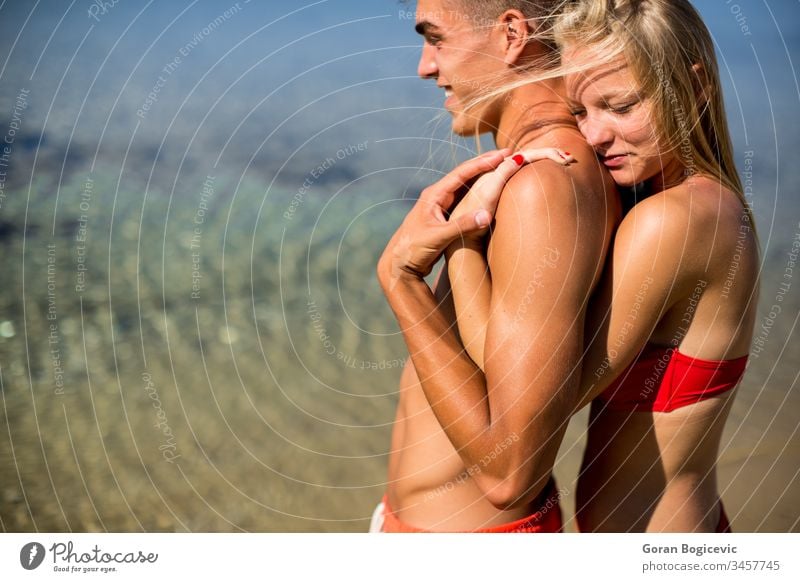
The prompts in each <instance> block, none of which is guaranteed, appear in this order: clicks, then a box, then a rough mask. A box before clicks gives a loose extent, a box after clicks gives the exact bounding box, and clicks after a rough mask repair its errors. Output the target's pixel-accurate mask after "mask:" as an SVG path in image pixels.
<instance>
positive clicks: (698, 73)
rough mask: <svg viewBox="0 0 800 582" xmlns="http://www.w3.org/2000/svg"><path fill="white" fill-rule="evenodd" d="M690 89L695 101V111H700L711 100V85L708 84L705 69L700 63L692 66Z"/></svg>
mask: <svg viewBox="0 0 800 582" xmlns="http://www.w3.org/2000/svg"><path fill="white" fill-rule="evenodd" d="M692 87H693V88H694V96H695V99H697V109H698V110H702V109H703V108H704V107H705V106H706V104H708V100H709V99H710V98H711V84H710V83H709V82H708V75H707V74H706V68H705V67H704V66H703V65H702V64H701V63H695V64H693V65H692Z"/></svg>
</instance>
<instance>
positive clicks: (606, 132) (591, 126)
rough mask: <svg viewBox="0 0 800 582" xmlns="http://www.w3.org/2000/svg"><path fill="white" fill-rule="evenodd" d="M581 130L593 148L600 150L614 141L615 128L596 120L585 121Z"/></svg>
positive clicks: (588, 119)
mask: <svg viewBox="0 0 800 582" xmlns="http://www.w3.org/2000/svg"><path fill="white" fill-rule="evenodd" d="M580 130H581V133H582V134H583V136H584V137H585V138H586V142H587V143H588V144H589V145H590V146H592V147H593V148H599V147H601V146H603V145H608V144H610V143H611V142H612V141H614V131H613V128H612V127H611V126H610V125H609V124H608V123H604V122H602V121H599V120H596V119H591V118H587V119H585V120H584V122H583V123H581V125H580Z"/></svg>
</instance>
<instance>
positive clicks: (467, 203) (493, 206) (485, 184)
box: [450, 148, 574, 238]
mask: <svg viewBox="0 0 800 582" xmlns="http://www.w3.org/2000/svg"><path fill="white" fill-rule="evenodd" d="M510 159H512V160H514V161H516V162H517V164H518V165H519V166H522V165H523V164H525V163H531V162H535V161H538V160H553V161H554V162H556V163H559V164H562V165H567V164H569V163H570V162H572V161H574V158H573V157H572V156H571V155H570V153H569V152H565V151H563V150H560V149H557V148H537V149H530V150H523V151H521V152H519V153H518V154H516V155H514V156H512V157H511V158H510ZM506 181H507V180H504V181H502V183H500V181H499V180H498V179H497V176H495V172H490V173H487V174H484V175H483V176H481V177H480V178H478V180H477V181H476V182H475V184H474V185H473V186H472V188H470V190H469V192H468V193H467V195H466V196H464V198H463V199H462V200H461V202H459V203H458V205H457V206H456V207H455V208H454V209H453V211H452V213H451V214H450V220H453V219H457V218H460V217H461V216H464V215H469V214H475V213H476V212H478V211H480V210H485V211H487V212H488V213H489V214H490V215H491V216H492V217H494V214H495V211H496V210H497V203H498V202H499V201H500V193H501V192H502V191H503V186H505V183H506ZM498 185H499V188H498ZM484 234H486V230H485V229H483V228H481V229H477V230H472V231H468V232H465V233H464V236H465V237H467V236H469V237H470V238H472V237H475V236H477V237H482V236H483V235H484Z"/></svg>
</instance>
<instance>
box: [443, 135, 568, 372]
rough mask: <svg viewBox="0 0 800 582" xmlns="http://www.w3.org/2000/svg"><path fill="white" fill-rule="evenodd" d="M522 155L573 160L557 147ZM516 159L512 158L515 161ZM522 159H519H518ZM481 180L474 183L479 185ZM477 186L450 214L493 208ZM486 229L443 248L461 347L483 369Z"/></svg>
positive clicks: (486, 312) (489, 281) (565, 161)
mask: <svg viewBox="0 0 800 582" xmlns="http://www.w3.org/2000/svg"><path fill="white" fill-rule="evenodd" d="M517 155H519V156H522V157H521V158H517V160H518V163H519V165H522V163H525V162H528V163H531V162H535V161H537V160H544V159H550V160H553V161H554V162H557V163H559V164H568V163H569V162H571V161H573V159H574V158H573V157H572V156H571V155H570V154H569V152H565V151H562V150H559V149H556V148H540V149H532V150H525V151H522V152H521V153H520V154H517ZM517 160H515V161H517ZM520 162H521V163H520ZM479 182H480V180H479V181H478V183H476V186H478V185H479ZM481 193H482V190H481V189H480V188H473V189H472V190H470V192H469V193H468V194H467V195H466V196H465V197H464V199H463V200H462V201H461V202H459V204H458V206H456V208H455V209H454V210H453V212H452V214H451V216H452V217H458V216H461V215H462V214H466V213H470V212H475V211H477V210H479V209H481V208H485V209H486V210H488V211H489V212H490V213H491V214H492V215H494V212H495V209H496V206H497V204H496V201H495V203H494V206H492V207H487V206H489V205H491V202H490V201H487V200H486V197H485V196H483V195H482V194H481ZM486 239H487V237H486V232H485V231H483V230H482V231H478V232H474V233H469V234H465V235H464V236H463V237H461V238H460V239H458V240H455V241H453V242H452V243H451V244H450V246H449V247H447V250H446V251H445V258H446V259H447V271H448V274H449V275H450V282H451V286H452V292H453V301H454V303H455V306H456V316H457V322H458V333H459V335H460V336H461V341H462V342H463V343H464V348H465V349H466V350H467V353H468V354H469V356H470V357H471V358H472V361H474V362H475V364H476V365H477V366H478V367H479V368H480V369H481V370H483V369H484V354H483V349H484V345H485V343H486V325H487V323H488V322H489V306H490V303H491V297H492V279H491V274H490V273H489V267H488V262H487V260H486Z"/></svg>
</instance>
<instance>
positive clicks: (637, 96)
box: [562, 47, 683, 188]
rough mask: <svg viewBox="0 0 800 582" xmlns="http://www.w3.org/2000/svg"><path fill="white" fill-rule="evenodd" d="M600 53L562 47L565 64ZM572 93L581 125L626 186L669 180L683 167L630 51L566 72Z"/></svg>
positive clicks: (573, 109)
mask: <svg viewBox="0 0 800 582" xmlns="http://www.w3.org/2000/svg"><path fill="white" fill-rule="evenodd" d="M596 55H597V53H594V52H593V51H591V50H590V49H587V48H583V47H575V48H567V49H566V50H564V51H563V52H562V59H563V62H564V64H565V65H567V66H573V65H578V66H580V65H581V64H585V63H587V62H591V61H588V60H587V59H596ZM565 82H566V88H567V99H568V101H569V103H570V107H571V109H572V112H573V115H575V118H576V119H577V121H578V128H579V129H580V130H581V133H582V134H583V135H584V137H585V138H586V141H587V142H588V143H589V145H590V146H592V147H593V148H594V150H595V151H596V152H597V155H598V157H599V159H600V161H601V162H602V163H603V164H604V165H605V166H606V168H608V171H609V172H610V173H611V176H612V177H613V178H614V181H615V182H616V183H617V184H618V185H620V186H633V185H634V184H638V183H640V182H645V181H653V182H654V184H653V186H654V187H655V188H658V185H659V184H662V185H663V184H669V183H671V182H672V181H673V180H674V179H675V177H676V176H677V175H679V174H682V173H683V167H682V164H681V163H680V160H679V159H678V158H677V156H676V155H675V153H674V152H670V151H668V149H667V148H665V147H664V145H663V140H660V139H659V136H658V132H657V130H656V124H655V121H654V116H653V103H652V100H651V99H650V98H649V97H647V96H645V95H642V94H641V91H640V88H639V83H638V82H637V81H636V79H635V78H634V76H633V71H631V69H630V68H629V67H628V65H627V61H626V60H625V58H624V57H620V58H618V59H616V60H614V61H612V62H610V63H604V64H602V65H599V66H595V67H592V68H589V69H585V70H583V71H581V72H579V73H573V74H569V75H567V76H566V78H565Z"/></svg>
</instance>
